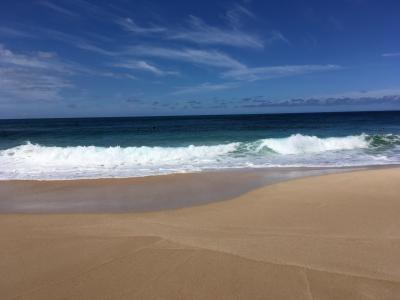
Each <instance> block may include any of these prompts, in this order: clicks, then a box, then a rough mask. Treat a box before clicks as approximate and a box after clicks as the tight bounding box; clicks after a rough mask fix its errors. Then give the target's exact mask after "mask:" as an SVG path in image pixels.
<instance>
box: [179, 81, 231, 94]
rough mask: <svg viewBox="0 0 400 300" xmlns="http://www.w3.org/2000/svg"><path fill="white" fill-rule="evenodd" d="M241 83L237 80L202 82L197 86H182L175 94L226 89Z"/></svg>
mask: <svg viewBox="0 0 400 300" xmlns="http://www.w3.org/2000/svg"><path fill="white" fill-rule="evenodd" d="M238 86H239V84H238V83H237V82H225V83H209V82H205V83H201V84H199V85H195V86H189V87H182V88H179V89H178V90H177V91H175V92H173V93H172V94H173V95H183V94H198V93H204V92H215V91H221V90H226V89H231V88H235V87H238Z"/></svg>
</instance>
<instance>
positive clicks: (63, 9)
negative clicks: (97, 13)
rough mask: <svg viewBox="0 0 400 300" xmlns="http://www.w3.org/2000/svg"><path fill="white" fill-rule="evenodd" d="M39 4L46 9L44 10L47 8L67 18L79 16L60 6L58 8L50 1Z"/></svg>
mask: <svg viewBox="0 0 400 300" xmlns="http://www.w3.org/2000/svg"><path fill="white" fill-rule="evenodd" d="M39 4H40V5H42V6H44V7H46V8H49V9H51V10H53V11H55V12H58V13H61V14H64V15H66V16H69V17H79V14H77V13H76V12H73V11H71V10H69V9H67V8H64V7H61V6H59V5H57V4H54V3H53V2H50V1H40V2H39Z"/></svg>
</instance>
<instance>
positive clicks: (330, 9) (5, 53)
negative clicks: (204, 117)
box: [0, 0, 400, 118]
mask: <svg viewBox="0 0 400 300" xmlns="http://www.w3.org/2000/svg"><path fill="white" fill-rule="evenodd" d="M399 16H400V2H399V1H397V0H392V1H390V0H381V1H378V0H337V1H321V0H315V1H312V0H310V1H306V0H296V1H295V0H293V1H289V0H280V1H272V0H271V1H267V0H265V1H262V0H242V1H240V0H238V1H236V2H232V1H215V0H212V1H211V0H203V1H173V0H170V1H161V0H158V1H141V0H135V1H128V0H119V1H105V0H97V1H94V0H92V1H89V0H57V1H56V0H37V1H35V0H19V1H15V0H13V1H10V0H2V1H0V118H39V117H90V116H93V117H100V116H101V117H103V116H148V115H192V114H195V115H199V114H240V113H279V112H315V111H354V110H399V109H400V38H399V37H400V18H399Z"/></svg>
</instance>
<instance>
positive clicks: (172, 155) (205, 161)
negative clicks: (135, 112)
mask: <svg viewBox="0 0 400 300" xmlns="http://www.w3.org/2000/svg"><path fill="white" fill-rule="evenodd" d="M397 163H400V136H399V135H393V134H385V135H368V134H360V135H350V136H345V137H325V138H321V137H317V136H313V135H303V134H299V133H298V134H292V135H290V136H287V137H282V138H265V139H257V140H254V141H248V142H239V141H238V142H230V143H221V144H217V145H215V144H214V145H188V146H176V147H162V146H154V147H150V146H140V147H132V146H130V147H129V146H128V147H119V146H110V147H99V146H66V147H61V146H44V145H40V144H34V143H30V142H26V143H24V144H22V145H19V146H15V147H11V148H8V149H4V150H1V151H0V166H1V170H0V179H74V178H99V177H137V176H148V175H156V174H170V173H181V172H196V171H202V170H220V169H229V168H269V167H343V166H365V165H387V164H397Z"/></svg>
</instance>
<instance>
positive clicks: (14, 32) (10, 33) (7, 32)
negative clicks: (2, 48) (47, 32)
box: [0, 27, 35, 38]
mask: <svg viewBox="0 0 400 300" xmlns="http://www.w3.org/2000/svg"><path fill="white" fill-rule="evenodd" d="M0 35H2V36H7V37H14V38H35V36H34V35H33V34H30V33H28V32H25V31H22V30H18V29H14V28H9V27H0Z"/></svg>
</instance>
